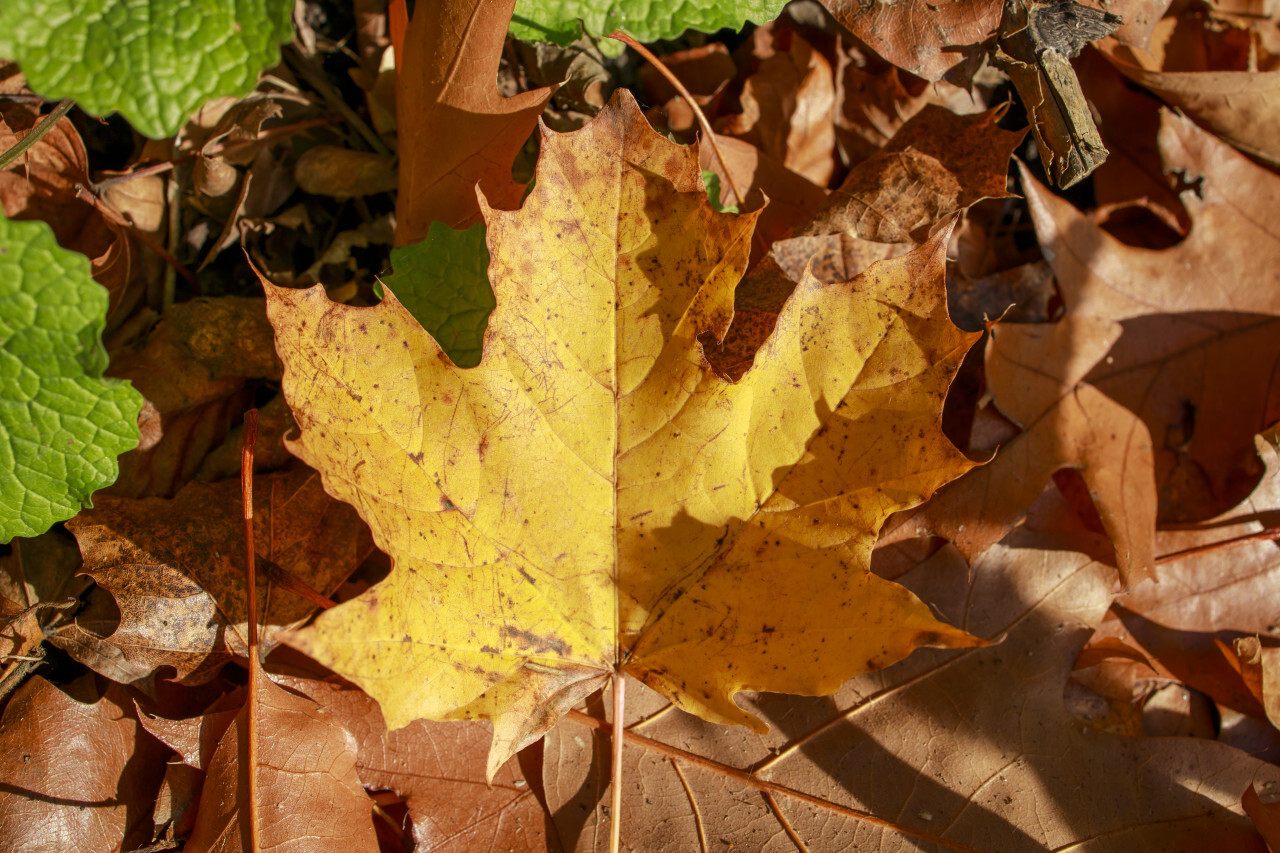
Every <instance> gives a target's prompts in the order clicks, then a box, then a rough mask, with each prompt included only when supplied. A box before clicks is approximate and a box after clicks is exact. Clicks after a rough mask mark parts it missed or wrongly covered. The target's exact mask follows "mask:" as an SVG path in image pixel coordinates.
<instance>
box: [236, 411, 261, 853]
mask: <svg viewBox="0 0 1280 853" xmlns="http://www.w3.org/2000/svg"><path fill="white" fill-rule="evenodd" d="M257 440H258V410H257V409H250V410H249V411H247V412H245V413H244V439H243V442H242V443H241V445H240V499H241V501H242V505H243V507H244V540H245V543H244V546H245V562H246V566H247V571H246V573H247V575H248V584H249V590H248V592H249V597H248V611H249V613H248V618H249V699H248V702H249V719H248V724H247V725H246V726H245V728H246V729H248V734H249V738H248V739H249V747H248V750H247V752H248V755H247V761H248V764H249V766H248V768H246V769H247V770H248V772H247V774H246V775H247V776H248V781H249V784H248V788H249V790H248V792H247V794H248V798H249V849H250V851H251V853H258V851H260V850H261V849H262V845H261V843H260V839H259V837H258V825H259V817H260V815H259V814H258V812H259V808H258V727H257V725H256V718H257V712H258V708H257V703H258V690H259V683H258V681H259V679H260V678H262V662H261V661H260V660H259V659H258V652H259V649H258V579H257V577H256V574H255V567H254V564H253V557H254V549H253V448H254V444H255V443H256V442H257Z"/></svg>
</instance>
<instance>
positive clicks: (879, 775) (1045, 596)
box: [544, 540, 1280, 853]
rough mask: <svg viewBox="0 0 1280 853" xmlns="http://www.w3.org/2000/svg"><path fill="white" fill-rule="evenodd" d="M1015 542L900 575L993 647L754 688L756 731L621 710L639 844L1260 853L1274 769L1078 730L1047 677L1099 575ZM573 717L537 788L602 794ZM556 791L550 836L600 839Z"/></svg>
mask: <svg viewBox="0 0 1280 853" xmlns="http://www.w3.org/2000/svg"><path fill="white" fill-rule="evenodd" d="M1018 544H1022V545H1032V544H1033V542H1032V541H1030V540H1027V541H1024V542H1022V543H1012V542H1011V543H1008V544H1007V545H1000V546H996V547H994V548H992V549H990V550H988V551H987V552H986V554H984V555H983V557H981V558H980V559H979V560H977V561H975V562H974V564H973V566H972V571H971V572H966V570H965V565H964V561H963V560H962V559H961V558H960V556H959V555H958V554H957V553H956V552H955V551H954V550H953V549H951V548H946V549H944V550H943V551H941V552H939V554H937V555H935V557H934V558H932V559H931V560H929V561H927V562H926V563H924V564H921V565H920V566H918V567H917V568H915V569H913V570H912V571H910V572H909V573H907V574H906V575H903V576H902V577H900V578H899V579H900V580H901V581H902V582H903V583H904V584H905V585H907V586H908V587H909V588H911V589H912V590H914V591H915V592H916V593H917V594H918V595H919V596H920V597H921V598H922V599H924V600H926V601H929V602H930V603H931V604H932V605H933V606H935V607H937V608H938V609H939V610H940V612H942V613H943V614H945V615H946V617H947V618H948V619H949V620H952V621H953V622H954V623H955V624H957V625H963V626H965V628H966V629H967V630H969V631H971V632H973V633H974V634H977V635H979V636H984V637H989V638H992V639H997V638H999V639H1000V640H1001V641H1000V642H999V643H998V644H996V645H991V646H987V647H984V648H973V649H965V650H961V651H951V650H946V651H926V652H920V653H917V654H916V655H913V656H912V657H911V658H909V659H907V660H905V661H902V662H901V663H898V664H896V665H894V666H893V667H890V668H888V669H885V670H882V671H880V672H876V673H872V674H868V675H864V676H862V677H860V678H857V679H854V680H853V681H851V682H849V683H848V684H846V685H845V686H844V687H843V688H842V689H841V690H840V692H839V693H837V694H836V695H835V696H832V697H826V698H803V697H785V696H774V695H760V696H757V697H755V698H754V699H753V700H751V701H750V707H751V708H752V709H753V710H755V711H756V712H758V713H760V714H761V715H762V716H764V717H765V718H766V719H768V720H770V721H771V722H773V723H774V724H775V729H774V730H773V731H771V732H769V733H768V734H757V733H753V732H749V731H746V730H745V729H731V730H726V729H724V728H722V727H720V726H717V725H713V724H710V723H705V722H703V721H701V720H697V719H694V718H692V717H690V716H688V715H685V714H682V713H680V712H678V711H676V710H675V709H673V708H667V709H665V710H663V709H661V707H660V705H661V703H656V704H654V703H649V705H648V707H637V708H636V709H635V711H636V713H635V715H634V716H633V717H631V718H629V720H628V728H627V741H626V751H625V758H626V761H627V766H626V768H625V770H624V779H626V780H627V783H626V787H625V788H624V791H625V793H624V799H623V806H622V821H623V827H624V833H629V834H630V836H629V837H630V838H631V839H632V843H633V844H635V846H636V849H643V850H699V849H715V848H714V846H713V845H714V844H721V845H726V846H731V847H734V848H736V849H743V850H762V851H784V850H793V849H797V848H799V849H809V850H846V849H857V850H860V851H862V850H871V851H901V850H917V849H931V850H932V849H937V850H968V851H973V850H981V851H995V850H998V851H1001V853H1021V851H1026V852H1027V853H1033V851H1043V850H1062V849H1078V850H1084V851H1134V850H1144V851H1172V850H1179V851H1187V853H1191V851H1199V850H1233V851H1256V853H1262V851H1263V850H1265V849H1266V848H1265V847H1264V846H1263V844H1262V841H1261V839H1259V838H1258V837H1257V835H1256V833H1255V832H1254V830H1253V827H1252V826H1251V825H1250V822H1249V820H1248V818H1246V817H1245V815H1244V814H1243V812H1242V809H1241V806H1240V796H1241V794H1243V793H1244V792H1245V790H1246V789H1247V788H1248V787H1249V785H1250V783H1251V782H1255V781H1256V784H1258V785H1259V786H1261V785H1264V784H1276V783H1280V769H1277V768H1276V767H1274V766H1272V765H1268V764H1266V763H1264V762H1262V761H1260V760H1258V759H1256V758H1253V757H1250V756H1249V755H1247V754H1245V753H1243V752H1240V751H1238V750H1235V749H1232V748H1230V747H1228V746H1225V745H1224V744H1220V743H1215V742H1212V741H1205V740H1186V739H1174V738H1160V739H1146V738H1134V737H1124V736H1120V735H1109V734H1104V733H1101V732H1098V731H1096V730H1094V729H1091V728H1088V727H1084V726H1081V724H1080V723H1079V721H1077V720H1075V719H1074V718H1073V717H1072V716H1071V715H1070V714H1069V713H1068V712H1067V710H1066V708H1065V707H1064V705H1063V698H1062V697H1063V687H1064V685H1065V684H1066V681H1067V678H1068V676H1069V674H1070V672H1071V668H1072V665H1073V663H1074V661H1075V658H1076V654H1077V653H1078V651H1079V650H1080V648H1081V646H1082V645H1083V644H1084V642H1085V640H1086V639H1087V638H1088V636H1089V634H1090V632H1091V631H1092V629H1093V627H1094V626H1096V625H1097V624H1098V622H1099V621H1100V620H1101V619H1102V618H1103V614H1104V612H1105V611H1106V608H1107V605H1108V603H1109V602H1110V599H1111V587H1112V581H1111V578H1110V570H1109V569H1108V568H1107V567H1106V566H1104V565H1101V564H1098V563H1095V562H1091V561H1090V560H1089V559H1088V558H1087V557H1084V556H1082V555H1079V554H1072V553H1069V552H1062V551H1042V550H1038V549H1037V548H1034V547H1016V546H1017V545H1018ZM1010 685H1017V689H1010ZM634 704H635V705H642V704H643V703H642V702H637V703H634ZM581 719H582V717H577V716H575V717H574V718H571V719H567V720H565V721H563V722H561V724H560V725H559V726H558V727H557V728H556V730H555V731H554V732H553V733H552V734H551V735H550V736H549V740H548V743H547V747H546V749H547V760H546V761H545V763H544V768H545V769H544V776H545V777H546V779H545V781H546V790H547V792H548V796H549V797H558V796H559V794H558V792H564V791H566V790H567V791H574V790H576V789H578V788H579V787H582V788H587V789H590V788H591V787H592V784H593V783H595V784H596V785H599V781H600V780H599V779H598V778H595V777H594V774H595V773H598V772H600V770H598V769H594V768H598V767H599V765H598V763H594V766H593V755H592V744H591V738H589V737H587V736H586V730H584V729H582V728H581V727H579V725H578V723H577V721H578V720H581ZM587 721H588V722H589V721H590V718H587ZM602 769H603V772H605V773H607V766H606V767H605V768H602ZM1255 774H1257V775H1256V776H1255ZM1210 780H1211V781H1210ZM769 786H773V787H769ZM564 802H565V801H564V800H561V799H553V800H552V802H551V806H552V809H553V813H554V814H555V817H556V820H557V828H558V829H559V830H560V836H561V840H562V841H563V842H564V844H565V847H566V848H567V849H576V850H577V851H580V853H585V851H593V850H600V851H603V850H605V849H607V847H606V845H605V843H604V838H605V837H606V836H607V833H605V832H602V831H601V827H602V824H607V823H608V817H607V816H606V815H604V814H602V810H601V809H600V808H598V807H597V806H596V803H594V802H593V803H590V804H589V806H588V807H589V808H594V814H592V815H590V816H588V819H587V822H586V824H585V825H582V823H581V818H578V819H577V821H576V822H575V815H574V812H575V811H577V809H576V808H560V806H562V805H563V803H564ZM575 806H576V804H575ZM730 814H732V815H733V818H732V820H730V821H726V820H723V819H722V818H723V816H725V815H730ZM866 816H870V817H872V818H875V819H878V820H877V821H876V822H870V821H868V820H866V819H865V817H866ZM700 844H701V845H702V846H701V847H700V846H699V845H700ZM802 844H803V845H805V846H804V847H801V845H802Z"/></svg>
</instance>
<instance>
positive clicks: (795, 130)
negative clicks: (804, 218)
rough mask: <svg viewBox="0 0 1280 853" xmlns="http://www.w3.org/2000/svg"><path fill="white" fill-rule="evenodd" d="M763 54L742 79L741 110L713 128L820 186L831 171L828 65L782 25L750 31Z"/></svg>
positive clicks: (832, 132) (832, 96)
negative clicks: (743, 81)
mask: <svg viewBox="0 0 1280 853" xmlns="http://www.w3.org/2000/svg"><path fill="white" fill-rule="evenodd" d="M753 38H755V40H756V42H757V43H762V42H766V43H767V46H766V47H765V48H764V51H765V52H767V53H768V54H769V55H767V56H765V58H764V59H762V60H761V62H760V66H759V68H758V69H757V70H756V71H755V73H754V74H752V75H751V76H750V77H748V78H747V81H746V83H745V84H744V85H743V90H742V94H741V95H740V96H739V101H740V102H741V104H742V113H741V114H739V115H736V116H730V117H725V118H722V119H720V120H719V121H717V122H716V130H717V131H718V132H719V133H723V134H727V135H729V136H736V137H738V138H739V139H743V140H745V141H747V142H750V143H751V144H752V145H755V146H756V147H757V148H759V149H760V150H761V151H763V152H765V153H766V154H768V155H769V156H771V157H773V158H774V159H775V160H779V161H781V162H782V164H783V165H784V166H786V167H787V168H788V169H790V170H791V171H793V172H795V173H796V174H798V175H802V176H804V177H805V178H808V179H809V180H810V181H813V182H814V183H815V184H817V185H819V186H826V184H827V181H829V180H830V179H831V175H832V173H833V172H834V171H835V142H836V138H835V125H834V123H833V122H834V112H833V110H834V108H835V84H834V82H833V80H832V76H831V64H830V63H829V62H827V60H826V59H825V58H824V57H823V56H822V54H820V53H818V52H817V51H816V50H814V49H813V47H812V46H811V45H810V44H809V43H808V42H806V41H805V40H804V39H802V38H800V36H798V35H796V34H795V33H794V32H792V31H791V30H788V29H779V30H776V31H775V30H774V29H773V28H772V27H761V28H759V29H757V30H756V31H755V33H754V35H753Z"/></svg>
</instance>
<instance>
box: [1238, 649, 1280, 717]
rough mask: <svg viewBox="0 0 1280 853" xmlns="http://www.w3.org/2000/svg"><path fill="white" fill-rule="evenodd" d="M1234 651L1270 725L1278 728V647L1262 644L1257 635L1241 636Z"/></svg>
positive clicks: (1279, 671)
mask: <svg viewBox="0 0 1280 853" xmlns="http://www.w3.org/2000/svg"><path fill="white" fill-rule="evenodd" d="M1235 652H1236V654H1237V655H1238V656H1239V658H1240V665H1241V668H1242V670H1243V672H1244V674H1245V681H1246V683H1248V684H1249V686H1250V688H1251V689H1255V685H1256V692H1255V694H1254V695H1255V696H1257V698H1258V701H1260V702H1261V703H1262V706H1263V708H1264V709H1266V712H1267V719H1268V720H1270V721H1271V725H1273V726H1276V727H1277V728H1280V648H1276V647H1275V646H1264V645H1262V642H1261V640H1259V639H1258V638H1257V637H1241V638H1240V639H1238V640H1236V642H1235Z"/></svg>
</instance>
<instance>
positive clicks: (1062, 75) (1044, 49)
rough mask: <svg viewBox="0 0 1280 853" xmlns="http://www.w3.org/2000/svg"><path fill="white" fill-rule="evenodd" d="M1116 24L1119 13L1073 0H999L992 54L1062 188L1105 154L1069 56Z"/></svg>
mask: <svg viewBox="0 0 1280 853" xmlns="http://www.w3.org/2000/svg"><path fill="white" fill-rule="evenodd" d="M1120 24H1121V20H1120V18H1119V16H1117V15H1113V14H1111V13H1110V12H1103V11H1101V10H1098V9H1094V8H1092V7H1089V6H1082V5H1081V4H1079V3H1076V2H1075V0H1054V2H1049V3H1044V2H1038V0H1008V1H1007V2H1006V3H1005V8H1004V19H1003V20H1002V21H1001V23H1000V40H999V45H998V47H997V49H996V52H995V59H996V62H997V63H998V64H999V65H1000V66H1001V67H1002V68H1003V69H1004V70H1005V71H1006V72H1007V73H1008V74H1009V77H1010V78H1011V79H1012V80H1013V85H1014V86H1015V87H1016V88H1017V90H1018V94H1019V95H1021V96H1022V101H1023V103H1024V104H1025V106H1026V108H1027V111H1028V113H1029V114H1030V118H1031V130H1032V132H1033V133H1034V134H1035V137H1036V146H1037V147H1038V148H1039V149H1040V156H1041V158H1043V160H1044V166H1045V172H1046V174H1048V175H1049V177H1050V178H1051V179H1052V180H1053V182H1054V183H1055V184H1056V185H1057V186H1059V187H1062V188H1064V189H1065V188H1066V187H1069V186H1071V185H1072V184H1075V183H1077V182H1079V181H1080V180H1082V179H1084V178H1085V177H1087V176H1088V175H1089V173H1090V172H1092V171H1093V170H1094V169H1096V168H1098V166H1100V165H1102V163H1103V162H1104V161H1105V160H1106V159H1107V148H1106V146H1105V145H1103V143H1102V137H1101V136H1099V135H1098V128H1097V127H1096V126H1095V125H1094V123H1093V115H1092V113H1090V111H1089V105H1088V103H1087V102H1086V101H1085V99H1084V92H1083V91H1082V90H1081V89H1080V81H1079V80H1077V79H1076V72H1075V69H1073V68H1072V67H1071V60H1072V59H1074V58H1075V57H1076V56H1078V55H1079V53H1080V51H1081V50H1083V49H1084V46H1085V45H1086V44H1088V43H1089V42H1090V41H1094V40H1096V39H1100V38H1104V37H1105V36H1107V35H1110V34H1111V33H1112V32H1114V31H1115V29H1116V28H1117V27H1118V26H1120Z"/></svg>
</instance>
